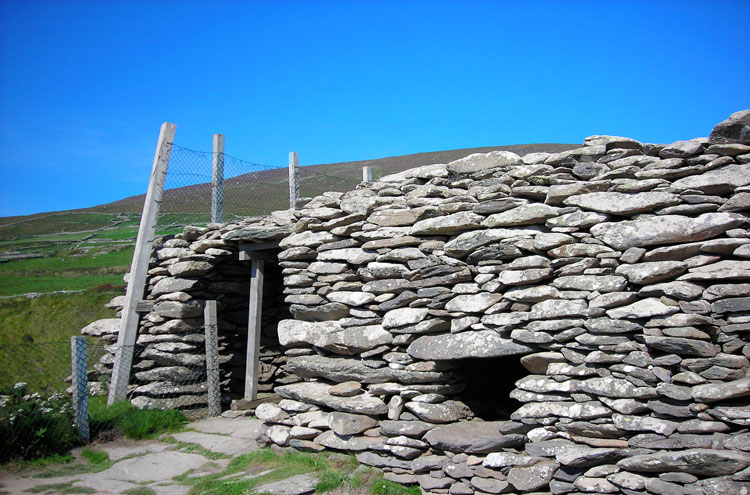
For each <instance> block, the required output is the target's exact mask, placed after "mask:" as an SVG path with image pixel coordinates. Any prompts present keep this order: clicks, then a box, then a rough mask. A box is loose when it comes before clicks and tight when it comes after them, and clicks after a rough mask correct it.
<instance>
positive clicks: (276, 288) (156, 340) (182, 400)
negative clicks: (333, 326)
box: [82, 212, 299, 408]
mask: <svg viewBox="0 0 750 495" xmlns="http://www.w3.org/2000/svg"><path fill="white" fill-rule="evenodd" d="M293 220H294V216H293V214H292V213H290V212H278V213H275V214H273V215H270V216H268V217H253V218H247V219H245V220H244V221H242V222H240V223H236V224H209V225H208V226H207V227H192V226H189V227H185V229H184V231H183V232H182V233H180V234H178V235H176V236H169V237H166V238H162V239H159V240H158V241H157V242H156V243H155V246H154V250H153V253H152V257H151V263H150V269H149V272H148V279H147V288H146V295H145V297H146V301H149V302H152V303H153V309H151V310H150V311H148V312H146V313H144V314H142V315H141V319H140V324H139V328H138V337H137V341H136V343H137V344H136V346H135V349H133V350H132V352H133V353H134V359H133V372H132V375H131V380H130V386H129V390H128V397H129V399H130V400H131V402H132V403H133V404H135V405H136V406H138V407H156V408H174V407H176V408H200V407H204V406H205V405H206V404H207V387H206V370H205V331H204V324H205V322H204V315H203V309H204V303H205V301H206V300H216V301H217V314H218V328H217V331H218V344H219V349H218V350H219V366H220V381H221V394H222V399H223V402H225V404H226V403H229V401H230V399H239V398H241V397H242V396H243V395H244V383H245V355H246V349H247V322H248V294H249V286H250V262H249V261H240V260H239V249H240V244H241V243H273V242H276V241H278V239H281V238H283V237H285V236H286V235H287V234H288V233H289V231H290V229H291V226H292V223H293ZM282 286H283V284H282V275H281V272H280V269H279V268H278V266H277V265H276V264H275V263H268V264H267V266H266V269H265V291H264V292H265V294H264V298H263V308H262V322H261V349H260V350H261V352H260V360H261V373H260V375H259V385H258V390H259V391H260V392H271V391H272V389H273V387H274V386H275V385H279V384H284V383H293V382H295V381H298V380H299V379H298V378H297V377H295V376H289V375H288V374H287V373H285V371H284V369H283V368H282V365H283V364H284V363H285V362H286V359H287V358H286V356H284V354H283V349H282V348H281V347H280V345H279V342H278V337H277V333H276V326H277V325H278V322H279V321H280V320H281V319H283V318H289V317H290V316H291V315H290V314H289V310H288V304H285V303H284V295H283V294H282V292H281V289H282ZM123 304H124V296H120V297H118V298H115V299H114V300H113V301H111V302H110V307H113V308H115V309H119V310H121V309H122V306H123ZM119 324H120V320H119V318H114V319H107V320H100V321H97V322H94V323H92V324H91V325H89V326H87V327H86V328H84V329H83V330H82V333H83V334H84V335H94V336H98V337H101V338H103V339H105V340H106V341H108V342H111V343H112V344H111V345H110V347H108V350H109V351H110V353H108V354H105V355H104V356H103V357H102V358H101V360H100V362H99V363H98V364H97V365H96V372H97V374H98V376H99V377H101V379H103V381H108V377H109V376H110V375H111V371H112V364H113V362H114V359H115V351H116V349H117V346H116V344H115V342H116V341H117V332H118V329H119Z"/></svg>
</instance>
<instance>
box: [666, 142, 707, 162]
mask: <svg viewBox="0 0 750 495" xmlns="http://www.w3.org/2000/svg"><path fill="white" fill-rule="evenodd" d="M700 150H701V144H700V143H698V142H695V141H675V142H674V143H672V144H670V145H669V146H667V147H666V148H664V149H662V150H661V151H660V152H659V156H660V157H662V158H690V157H691V156H693V155H695V154H697V153H698V152H699V151H700Z"/></svg>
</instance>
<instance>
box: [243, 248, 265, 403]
mask: <svg viewBox="0 0 750 495" xmlns="http://www.w3.org/2000/svg"><path fill="white" fill-rule="evenodd" d="M264 267H265V262H264V261H262V260H254V261H253V263H252V266H251V268H250V300H249V301H248V316H247V354H246V356H245V395H244V398H245V399H250V400H255V399H257V398H258V378H259V375H260V330H261V328H260V324H261V310H262V307H263V270H264Z"/></svg>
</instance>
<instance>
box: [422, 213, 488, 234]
mask: <svg viewBox="0 0 750 495" xmlns="http://www.w3.org/2000/svg"><path fill="white" fill-rule="evenodd" d="M482 220H484V217H482V216H481V215H477V214H476V213H471V212H468V211H460V212H458V213H453V214H451V215H446V216H443V217H435V218H427V219H425V220H420V221H418V222H417V223H415V224H414V225H413V226H412V228H411V229H410V230H409V235H436V234H457V233H459V232H463V231H465V230H472V229H476V228H477V227H479V225H480V224H481V222H482Z"/></svg>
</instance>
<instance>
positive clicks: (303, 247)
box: [140, 111, 750, 495]
mask: <svg viewBox="0 0 750 495" xmlns="http://www.w3.org/2000/svg"><path fill="white" fill-rule="evenodd" d="M748 163H750V111H745V112H738V113H737V114H734V115H733V116H732V117H731V118H730V119H729V120H727V121H725V122H722V123H721V124H719V125H718V126H716V127H715V128H714V131H713V132H712V134H711V137H710V138H697V139H693V140H689V141H678V142H675V143H672V144H670V145H655V144H644V143H640V142H638V141H635V140H633V139H628V138H622V137H614V136H591V137H589V138H586V140H585V141H584V146H583V147H581V148H579V149H575V150H571V151H566V152H562V153H555V154H547V153H534V154H530V155H526V156H523V157H519V156H517V155H515V154H513V153H509V152H491V153H488V154H477V155H471V156H469V157H466V158H463V159H460V160H457V161H455V162H452V163H448V164H446V165H429V166H425V167H420V168H417V169H412V170H408V171H406V172H402V173H400V174H396V175H392V176H388V177H385V178H383V179H381V180H380V181H378V182H376V183H372V184H368V185H367V186H366V187H364V186H363V187H360V188H358V189H357V190H355V191H351V192H348V193H343V194H342V193H327V194H324V195H322V196H319V197H316V198H313V199H312V201H310V202H309V203H308V204H307V205H306V206H305V207H304V208H302V209H300V210H297V211H294V212H291V211H290V212H279V213H276V214H274V215H272V216H271V217H267V218H265V219H262V220H261V219H250V220H248V222H247V224H246V225H244V226H243V225H230V226H209V227H211V230H206V231H202V230H197V229H194V228H188V229H186V231H185V233H184V234H182V235H181V236H178V237H181V239H173V240H170V241H166V242H165V244H164V247H163V248H162V249H161V250H159V251H157V252H156V255H157V258H158V261H155V265H154V269H153V270H152V272H153V273H152V279H151V281H150V284H151V291H150V292H151V296H150V297H151V298H154V299H156V300H157V301H159V302H158V303H157V305H156V306H155V308H154V310H153V311H152V312H151V313H149V314H148V315H147V317H146V318H145V319H144V320H145V321H144V323H143V324H142V328H141V332H142V335H141V337H140V338H144V337H145V339H146V341H149V342H155V341H156V340H157V339H159V338H161V337H160V336H161V335H169V336H170V337H169V339H167V340H168V341H169V342H179V343H183V340H182V338H181V334H179V333H178V332H173V331H169V332H168V331H166V330H165V328H166V327H168V328H170V329H171V328H177V327H179V328H182V327H183V326H182V325H183V323H185V322H187V323H189V322H190V319H189V318H190V317H192V316H194V315H192V313H181V312H179V311H177V312H174V311H172V310H171V308H172V307H173V306H174V307H179V308H183V309H184V308H190V307H191V305H192V304H195V305H196V306H199V305H200V303H199V302H198V301H199V300H200V299H207V298H209V297H208V296H209V295H210V296H211V297H212V298H213V297H214V296H215V297H217V298H223V301H224V302H223V304H225V306H226V308H233V309H237V310H238V311H239V308H241V305H242V302H243V301H244V297H245V296H240V295H235V294H242V290H245V293H246V290H247V289H246V288H240V287H239V285H241V284H242V283H243V280H244V281H245V282H246V280H247V278H246V275H243V276H244V277H245V278H244V279H242V277H240V278H238V279H237V280H236V283H237V284H238V286H237V287H236V290H233V289H232V290H230V289H229V288H230V287H234V286H232V285H231V283H235V282H230V281H227V282H225V281H224V279H225V278H227V280H233V279H231V277H232V276H234V274H235V273H236V272H235V271H234V270H235V268H232V267H236V266H237V265H238V264H240V263H241V262H237V261H230V259H232V260H236V256H234V253H236V249H237V247H236V243H237V242H238V240H239V239H243V240H245V241H248V240H249V241H251V242H252V241H256V242H262V241H264V239H263V237H264V236H266V237H273V238H275V239H280V244H279V246H280V249H281V250H280V251H279V252H278V266H279V267H280V269H281V270H282V275H283V296H284V302H285V304H286V305H288V312H289V314H288V315H287V316H286V317H285V318H281V317H280V315H274V317H273V319H272V320H273V321H274V322H277V328H276V332H275V334H276V335H272V334H274V331H273V329H271V330H269V331H268V333H269V339H270V340H271V341H273V347H270V348H269V349H272V351H270V350H269V352H273V353H274V354H273V358H272V359H270V360H268V361H267V362H268V363H269V366H274V367H275V368H274V371H273V373H274V374H277V375H274V376H276V377H278V378H279V379H280V380H285V381H286V382H283V381H282V382H276V383H275V385H276V387H275V391H276V392H277V393H278V394H279V395H280V397H281V398H282V400H281V401H280V402H279V403H278V404H262V405H260V406H258V408H257V409H256V411H255V414H256V415H257V416H258V417H259V418H261V419H263V420H264V421H265V422H266V429H265V436H266V438H267V441H268V442H271V443H274V444H277V445H281V446H288V447H295V448H298V449H302V450H322V449H333V450H342V451H352V452H355V453H357V458H358V459H359V461H360V462H362V463H364V464H368V465H372V466H376V467H379V468H381V469H383V470H384V471H385V473H386V476H387V477H389V478H390V479H392V480H395V481H399V482H404V483H418V484H419V485H420V486H421V488H422V490H423V491H424V492H426V493H451V494H454V495H461V494H465V495H470V494H473V493H477V494H482V493H492V494H495V493H532V492H533V493H554V494H561V493H625V494H631V493H655V494H672V493H675V494H677V493H695V494H704V493H705V494H713V493H722V494H724V495H728V494H734V493H736V494H740V493H748V491H747V490H748V485H749V484H750V361H749V358H750V230H749V227H750V224H749V220H750V218H749V217H748V213H749V212H750V165H748ZM269 232H270V233H271V234H268V233H269ZM204 248H205V249H204ZM225 252H226V253H225ZM191 262H194V263H201V262H205V263H206V265H201V266H206V268H207V267H208V264H210V265H211V266H212V268H211V269H210V270H209V271H208V272H205V273H193V272H192V271H187V272H181V270H182V267H183V266H184V267H187V265H186V263H191ZM219 273H220V274H221V277H219V276H218V275H216V277H217V278H216V279H217V280H218V279H219V278H221V279H222V282H211V280H212V278H211V277H212V276H213V275H212V274H219ZM186 280H198V281H199V282H196V285H190V284H191V283H192V282H186ZM213 284H216V285H213ZM222 284H229V285H226V286H224V285H222ZM167 286H168V287H169V289H167ZM162 287H164V288H163V289H162ZM182 294H185V295H182ZM220 300H221V299H220ZM165 307H168V308H170V310H169V312H165V311H164V310H163V308H165ZM276 307H282V305H278V304H277V305H276ZM283 309H284V311H286V309H287V306H283ZM181 311H182V310H181ZM185 311H189V310H187V309H185ZM264 311H265V306H264ZM221 317H222V312H221V310H220V318H221ZM269 321H270V320H269ZM173 322H183V323H173ZM240 326H241V325H240V324H238V323H237V324H235V323H233V324H232V325H230V326H229V330H228V333H226V335H236V333H237V332H236V331H237V328H239V327H240ZM232 331H235V334H232V333H231V332H232ZM220 334H221V332H220ZM274 336H277V338H278V345H277V341H275V340H273V337H274ZM237 338H239V337H237ZM229 340H231V339H229ZM225 345H226V346H227V349H228V348H229V347H231V345H230V342H228V341H227V342H226V344H225ZM167 352H168V351H167ZM237 352H239V351H237ZM230 354H231V352H230ZM269 355H270V354H269ZM152 361H154V363H153V364H152V365H151V366H152V367H156V366H161V365H160V364H159V363H158V360H157V359H155V358H154V359H152ZM478 363H479V364H478ZM482 363H483V365H482ZM282 368H283V370H284V371H282ZM151 369H155V368H151ZM477 370H479V371H477ZM141 373H143V372H141ZM274 376H270V377H268V379H269V382H270V381H273V378H274ZM229 380H230V381H231V378H229ZM295 380H298V381H296V382H295V383H291V382H293V381H295ZM488 404H489V405H491V407H488Z"/></svg>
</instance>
